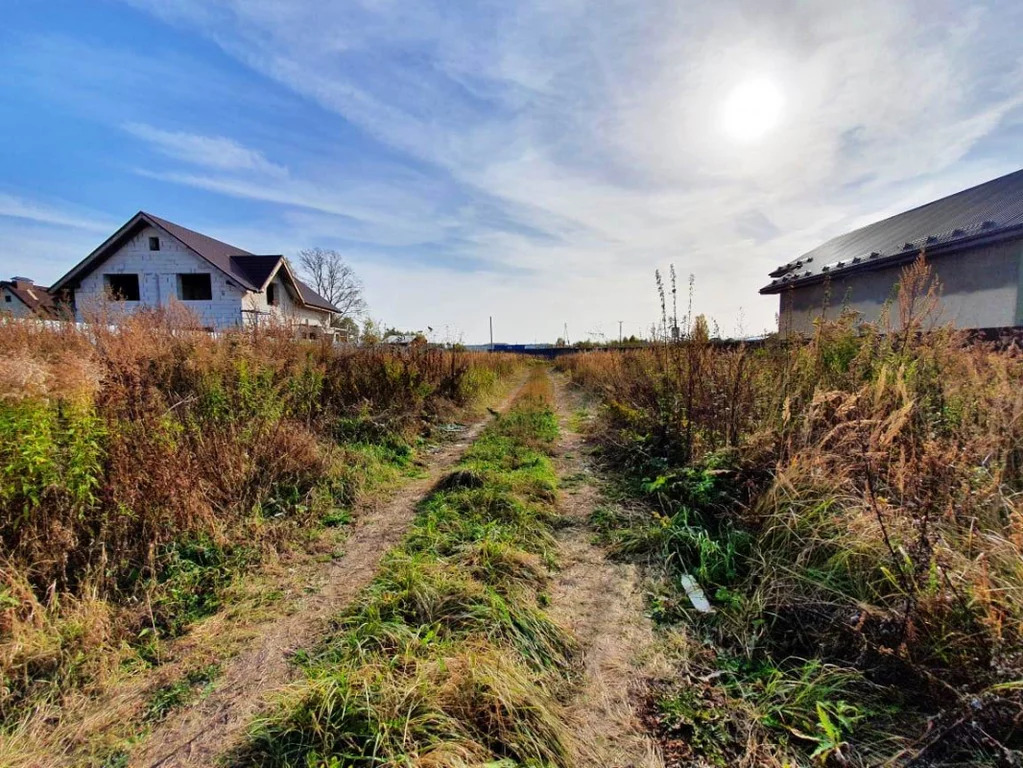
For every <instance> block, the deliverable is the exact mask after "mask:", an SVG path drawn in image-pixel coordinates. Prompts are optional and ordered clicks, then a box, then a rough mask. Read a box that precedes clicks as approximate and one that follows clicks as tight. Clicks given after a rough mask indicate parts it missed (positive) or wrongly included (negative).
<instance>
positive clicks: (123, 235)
mask: <svg viewBox="0 0 1023 768" xmlns="http://www.w3.org/2000/svg"><path fill="white" fill-rule="evenodd" d="M50 292H51V293H52V294H53V295H54V296H60V297H61V298H62V299H66V300H69V301H70V303H71V305H72V307H73V309H74V311H75V315H76V318H77V319H78V320H82V319H83V318H82V313H83V311H88V309H89V307H90V306H93V305H95V306H99V305H100V304H101V303H102V302H105V301H111V302H116V304H117V306H118V307H119V308H121V309H123V310H124V311H128V312H132V311H135V310H137V309H139V308H142V307H162V306H166V305H167V304H168V303H170V302H172V301H179V302H181V303H182V304H184V305H185V306H186V307H188V308H189V309H191V310H192V311H193V312H194V313H195V315H196V316H197V317H198V318H199V321H200V322H201V323H202V324H203V326H204V327H206V328H209V329H211V330H224V329H228V328H237V327H241V326H249V325H258V324H261V323H262V324H269V323H285V324H291V325H294V326H295V327H296V331H297V332H298V333H299V334H301V335H302V336H303V337H304V338H317V337H320V336H324V335H332V334H333V329H332V326H331V321H332V320H333V318H334V317H336V316H337V315H338V314H340V310H338V308H337V307H335V306H334V305H333V304H331V303H330V302H329V301H327V300H326V299H325V298H323V297H322V296H320V295H319V294H318V293H316V291H314V290H313V289H312V288H310V287H309V286H308V285H306V284H305V283H304V282H302V281H301V280H300V279H299V278H298V277H297V276H296V275H295V273H294V272H293V271H292V269H291V265H290V264H289V263H288V260H287V259H285V258H284V256H282V255H279V254H276V255H262V254H253V253H250V252H249V251H246V250H244V249H242V248H239V247H237V246H234V245H229V244H228V243H224V242H222V241H220V240H215V239H214V238H212V237H208V236H207V235H203V234H201V233H199V232H195V231H193V230H191V229H186V228H185V227H182V226H181V225H179V224H174V223H173V222H170V221H167V220H165V219H161V218H158V217H156V216H153V215H152V214H149V213H146V212H144V211H139V212H138V213H137V214H135V215H134V216H132V218H131V219H129V220H128V222H127V223H125V224H124V226H122V227H121V228H120V229H118V230H117V231H116V232H115V233H114V234H113V235H111V236H110V237H109V238H108V239H107V240H106V242H104V243H103V244H102V245H100V246H99V247H98V248H97V249H96V250H95V251H93V252H92V253H90V254H89V255H88V256H87V257H86V258H85V259H84V260H83V261H81V262H80V263H79V264H77V265H76V266H75V267H74V268H73V269H72V270H71V271H70V272H68V273H67V274H66V275H64V276H63V277H62V278H60V280H58V281H57V282H56V283H54V284H53V286H52V287H51V288H50Z"/></svg>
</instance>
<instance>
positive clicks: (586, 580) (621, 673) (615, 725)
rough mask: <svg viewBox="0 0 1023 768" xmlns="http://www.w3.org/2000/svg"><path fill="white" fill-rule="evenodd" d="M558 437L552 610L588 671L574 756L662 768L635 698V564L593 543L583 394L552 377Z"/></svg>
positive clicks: (574, 705) (574, 714)
mask: <svg viewBox="0 0 1023 768" xmlns="http://www.w3.org/2000/svg"><path fill="white" fill-rule="evenodd" d="M555 393H556V401H557V409H558V416H559V421H560V424H561V441H560V444H559V450H558V456H557V463H558V469H559V474H560V476H561V478H562V487H563V488H564V489H565V490H564V492H563V493H562V496H561V501H560V511H561V514H562V515H563V516H564V518H565V520H566V523H567V525H566V526H564V527H563V528H562V529H561V530H560V531H559V537H558V538H559V545H560V549H561V571H560V572H559V574H558V577H557V579H556V581H555V584H554V586H553V588H552V591H551V613H552V615H553V616H554V617H555V618H556V619H558V620H559V621H561V622H562V623H564V624H565V625H567V626H568V627H570V628H571V629H572V630H573V632H574V633H575V635H576V637H578V638H579V640H580V642H581V643H582V646H583V648H584V654H585V656H584V658H585V672H584V675H583V680H582V683H581V687H580V690H579V692H578V694H577V695H576V696H575V697H574V699H573V701H572V702H571V703H570V705H569V715H570V719H571V721H572V723H573V726H574V731H575V733H576V735H577V739H576V744H575V746H574V750H575V752H576V754H575V762H576V764H577V765H579V766H592V767H593V768H597V767H598V766H599V768H663V766H664V761H663V759H662V757H661V753H660V748H659V746H658V745H657V742H656V741H655V740H654V739H652V738H651V737H650V736H649V735H648V734H647V732H646V729H645V728H644V726H643V724H642V722H641V716H642V713H641V712H640V711H639V708H638V706H637V702H639V701H640V700H641V698H642V693H643V691H645V690H646V680H647V677H648V672H647V671H646V670H645V669H644V664H645V661H644V659H645V657H646V655H647V653H648V651H649V649H650V647H651V645H652V643H653V628H652V624H651V622H650V620H649V618H648V617H647V616H646V614H645V606H644V599H643V590H642V579H641V576H640V574H639V572H638V570H637V568H636V567H635V566H634V565H632V564H628V563H619V562H614V561H612V560H610V559H608V557H607V556H606V553H605V552H604V550H603V549H602V548H601V547H600V546H598V545H597V544H595V543H594V532H593V530H592V529H591V527H590V525H589V517H590V514H591V513H592V512H593V510H594V509H595V508H596V507H597V506H599V505H600V504H601V503H602V498H601V492H600V488H599V485H598V481H597V477H596V475H595V474H594V472H593V467H592V462H591V461H590V459H589V456H588V455H587V446H586V442H585V439H584V437H583V435H582V434H580V432H579V430H578V429H577V424H576V423H577V422H578V421H579V417H580V414H581V413H582V412H583V406H584V403H583V401H582V398H581V397H580V396H579V395H578V394H577V393H576V392H574V391H572V390H571V389H570V388H569V386H568V385H567V384H566V382H565V381H564V380H563V379H560V378H556V379H555Z"/></svg>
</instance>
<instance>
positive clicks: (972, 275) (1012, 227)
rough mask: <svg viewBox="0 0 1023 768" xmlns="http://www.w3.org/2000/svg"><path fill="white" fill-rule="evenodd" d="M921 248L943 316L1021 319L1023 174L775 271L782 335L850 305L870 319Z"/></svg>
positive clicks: (975, 322) (996, 321)
mask: <svg viewBox="0 0 1023 768" xmlns="http://www.w3.org/2000/svg"><path fill="white" fill-rule="evenodd" d="M921 251H924V253H925V256H926V259H927V261H928V263H929V264H930V265H931V267H932V269H933V271H934V274H935V276H936V278H937V280H938V282H939V283H940V286H941V299H942V301H941V317H940V321H941V322H944V323H951V324H952V325H954V326H956V327H958V328H1007V327H1013V326H1020V325H1023V171H1016V172H1015V173H1010V174H1009V175H1008V176H1002V177H1001V178H998V179H995V180H994V181H989V182H987V183H985V184H981V185H979V186H976V187H972V188H970V189H967V190H964V191H962V192H958V193H956V194H954V195H950V196H949V197H945V198H942V199H941V200H936V201H935V202H933V203H928V204H927V205H923V206H920V207H919V208H914V209H913V210H911V211H906V212H905V213H900V214H898V215H896V216H892V217H891V218H888V219H884V220H883V221H878V222H876V223H874V224H869V225H868V226H865V227H861V228H860V229H857V230H855V231H853V232H849V233H847V234H844V235H840V236H838V237H836V238H833V239H831V240H829V241H828V242H826V243H824V244H823V245H820V246H818V247H817V248H814V249H813V250H812V251H809V252H808V253H805V254H803V255H802V256H800V257H799V258H798V259H796V260H794V261H791V262H789V263H788V264H784V265H782V266H780V267H778V268H777V269H775V270H774V271H773V272H771V273H770V277H771V278H772V280H771V283H770V284H769V285H766V286H764V287H763V288H762V289H761V290H760V292H761V293H762V294H771V295H778V296H779V309H778V324H779V331H780V332H781V333H782V334H784V335H792V334H809V333H812V332H813V328H814V321H815V320H816V319H817V318H819V317H821V316H822V315H824V314H827V316H829V317H832V318H833V317H835V316H836V315H837V314H838V313H839V312H841V311H842V310H843V309H848V310H851V311H854V312H856V313H858V314H859V315H860V318H861V319H862V320H863V321H864V322H871V321H874V320H876V319H877V318H878V316H879V314H880V313H881V310H882V308H883V307H884V305H885V303H886V302H888V301H890V300H892V299H893V298H894V296H895V294H896V292H897V290H898V282H899V276H900V274H901V270H902V268H903V267H904V266H906V265H907V264H909V263H910V262H912V261H913V260H915V259H916V258H917V257H918V256H919V254H920V252H921Z"/></svg>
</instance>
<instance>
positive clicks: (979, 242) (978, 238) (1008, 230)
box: [759, 224, 1023, 296]
mask: <svg viewBox="0 0 1023 768" xmlns="http://www.w3.org/2000/svg"><path fill="white" fill-rule="evenodd" d="M1019 237H1023V224H1014V225H1012V226H1010V227H1002V228H1000V229H998V230H994V231H988V232H983V233H980V234H977V235H974V236H973V237H969V238H963V239H961V240H956V241H954V242H951V243H940V244H937V245H930V246H924V247H921V248H915V249H912V250H907V251H906V252H905V253H895V254H892V255H890V256H885V257H884V258H881V259H877V260H876V261H875V260H872V261H864V262H862V263H860V264H851V265H849V266H848V267H842V268H841V269H837V270H834V271H830V272H818V273H815V274H813V275H810V276H809V277H801V278H799V279H797V280H789V281H787V282H782V283H778V284H777V285H775V284H771V285H765V286H764V287H763V288H761V289H760V291H759V293H760V295H762V296H769V295H771V294H776V293H782V292H783V291H787V290H788V289H789V288H802V287H804V286H808V285H814V284H816V283H823V282H824V281H825V280H828V279H830V278H832V277H835V276H839V275H840V276H842V277H845V276H846V275H852V274H858V273H860V272H873V271H875V270H878V269H886V268H888V267H895V266H900V265H902V264H909V263H911V262H913V261H915V260H916V258H917V257H918V256H919V255H920V254H921V252H924V253H926V254H927V255H929V256H948V255H951V254H954V253H958V252H960V251H967V250H971V249H973V248H982V247H983V246H985V245H993V244H995V243H1000V242H1004V241H1006V240H1013V239H1016V238H1019Z"/></svg>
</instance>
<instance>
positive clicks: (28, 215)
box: [0, 194, 112, 232]
mask: <svg viewBox="0 0 1023 768" xmlns="http://www.w3.org/2000/svg"><path fill="white" fill-rule="evenodd" d="M69 209H70V206H65V209H62V208H55V207H53V206H51V205H48V204H44V203H38V202H35V201H33V200H26V199H24V198H21V197H15V196H14V195H7V194H0V217H6V218H12V219H23V220H25V221H29V222H35V223H38V224H52V225H56V226H58V227H69V228H71V229H81V230H86V231H91V232H103V231H107V232H109V231H112V230H111V229H110V222H109V220H108V219H106V218H105V217H88V216H85V215H83V214H82V213H80V212H74V211H71V210H69Z"/></svg>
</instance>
